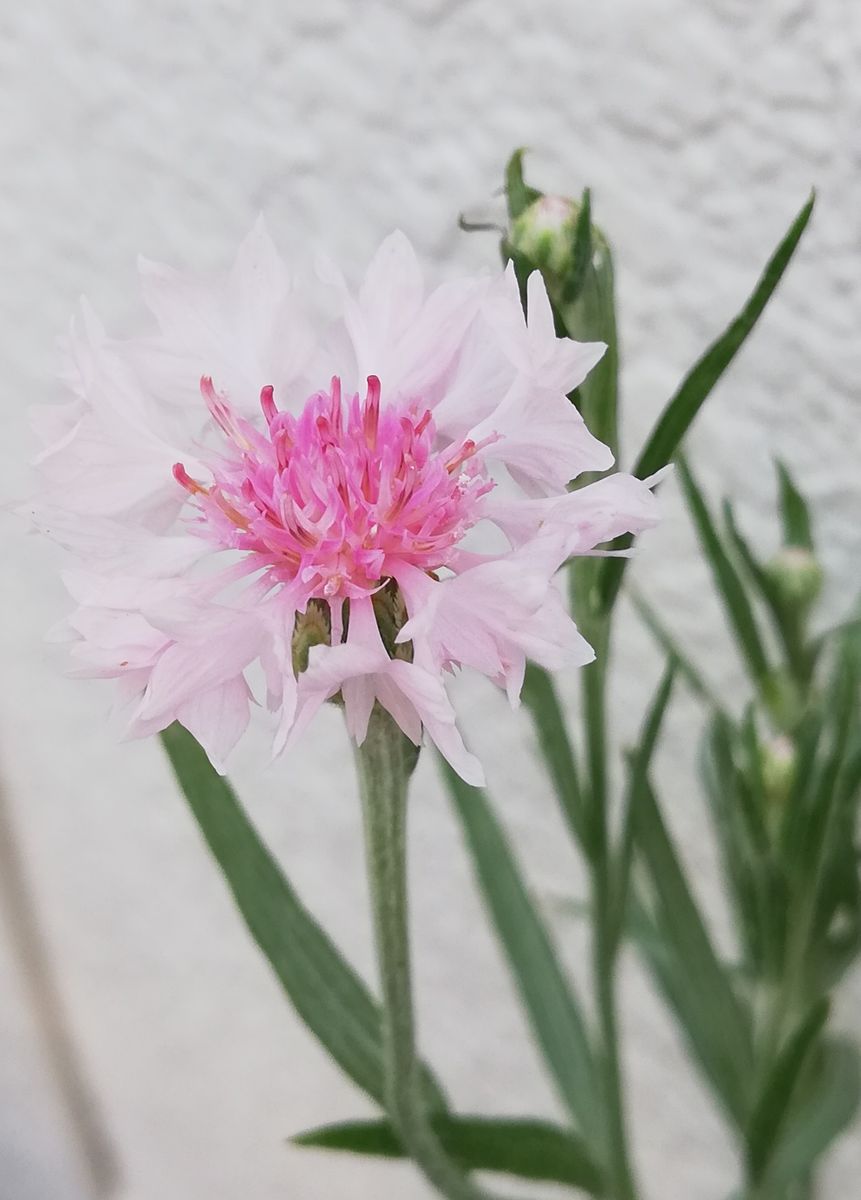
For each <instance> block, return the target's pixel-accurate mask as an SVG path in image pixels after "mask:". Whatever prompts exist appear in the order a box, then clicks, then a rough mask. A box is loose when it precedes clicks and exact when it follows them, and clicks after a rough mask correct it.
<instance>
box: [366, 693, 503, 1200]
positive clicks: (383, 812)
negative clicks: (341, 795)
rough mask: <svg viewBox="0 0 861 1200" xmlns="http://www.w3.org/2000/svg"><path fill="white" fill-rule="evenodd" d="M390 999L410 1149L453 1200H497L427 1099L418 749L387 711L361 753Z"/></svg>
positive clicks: (395, 1115) (392, 1092)
mask: <svg viewBox="0 0 861 1200" xmlns="http://www.w3.org/2000/svg"><path fill="white" fill-rule="evenodd" d="M356 761H357V766H358V774H359V788H360V791H361V796H362V806H363V811H364V822H365V848H366V855H367V866H368V880H369V883H370V890H371V904H372V907H373V912H374V926H375V933H376V945H377V958H378V961H379V970H380V979H381V984H382V992H383V1040H384V1046H385V1072H386V1079H385V1084H386V1103H387V1107H388V1113H389V1117H390V1119H391V1122H392V1125H393V1126H394V1128H395V1130H396V1132H397V1134H398V1136H399V1138H400V1140H401V1142H402V1144H403V1147H404V1149H405V1150H406V1151H407V1153H408V1154H409V1155H410V1157H411V1158H412V1159H413V1161H414V1162H415V1163H416V1165H417V1166H418V1167H419V1168H420V1169H421V1170H422V1172H423V1173H424V1175H425V1176H426V1177H427V1179H428V1180H429V1181H430V1182H431V1183H432V1184H433V1185H434V1186H435V1187H436V1188H437V1189H438V1191H439V1192H441V1193H442V1195H444V1196H448V1197H449V1198H450V1200H496V1198H494V1197H493V1196H492V1195H491V1194H490V1193H489V1192H486V1191H484V1190H483V1189H481V1188H479V1187H477V1186H476V1185H475V1184H474V1183H473V1182H472V1181H471V1180H470V1179H469V1178H468V1176H466V1175H465V1174H464V1173H463V1171H462V1170H461V1169H460V1167H459V1166H458V1165H457V1164H456V1163H454V1162H453V1161H452V1160H451V1159H450V1158H449V1157H448V1155H447V1154H446V1152H445V1150H444V1149H443V1147H442V1145H441V1144H440V1141H439V1139H438V1137H437V1136H436V1134H435V1132H434V1130H433V1127H432V1124H431V1120H430V1115H429V1113H428V1109H427V1105H426V1101H425V1097H424V1094H423V1091H422V1071H421V1063H420V1060H419V1057H418V1053H417V1050H416V1039H415V1017H414V1012H413V999H412V982H411V970H410V952H409V924H408V910H407V874H406V816H407V787H408V783H409V776H410V771H411V769H412V765H413V763H414V761H415V748H414V747H413V746H412V745H411V744H410V743H409V742H408V741H407V739H406V738H405V737H404V735H403V734H402V733H401V731H400V730H399V729H398V727H397V726H396V725H395V723H394V721H393V720H392V719H391V717H389V715H388V714H387V713H385V712H383V711H382V710H381V709H380V708H378V707H375V708H374V711H373V713H372V715H371V722H370V726H369V728H368V735H367V738H366V739H365V741H364V742H363V744H362V745H361V747H359V748H358V750H357V752H356Z"/></svg>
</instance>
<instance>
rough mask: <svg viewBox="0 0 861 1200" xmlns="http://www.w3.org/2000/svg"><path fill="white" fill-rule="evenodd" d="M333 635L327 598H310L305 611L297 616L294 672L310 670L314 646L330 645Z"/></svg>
mask: <svg viewBox="0 0 861 1200" xmlns="http://www.w3.org/2000/svg"><path fill="white" fill-rule="evenodd" d="M331 637H332V621H331V616H330V613H329V605H328V604H327V603H326V601H325V600H309V601H308V607H307V608H306V610H305V612H303V613H299V614H298V616H297V617H296V625H295V626H294V629H293V639H292V642H291V650H292V653H293V672H294V674H295V675H296V676H299V675H301V674H302V672H303V671H307V670H308V655H309V653H310V651H311V647H312V646H328V645H329V643H330V640H331Z"/></svg>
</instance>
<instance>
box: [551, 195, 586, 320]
mask: <svg viewBox="0 0 861 1200" xmlns="http://www.w3.org/2000/svg"><path fill="white" fill-rule="evenodd" d="M591 262H592V195H591V192H590V191H589V189H588V188H584V189H583V197H582V199H581V201H580V211H579V213H578V214H577V224H576V225H575V226H574V248H573V250H572V252H571V266H570V268H569V270H568V272H567V274H566V276H565V279H564V280H563V281H562V292H561V295H560V297H559V303H560V305H561V306H562V308H563V309H564V308H565V306H566V305H569V304H573V303H574V301H575V300H576V299H577V297H578V296H579V295H580V293H581V291H582V290H583V285H584V283H585V282H586V275H587V273H588V271H589V265H590V263H591Z"/></svg>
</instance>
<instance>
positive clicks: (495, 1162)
mask: <svg viewBox="0 0 861 1200" xmlns="http://www.w3.org/2000/svg"><path fill="white" fill-rule="evenodd" d="M433 1128H434V1133H436V1135H437V1137H438V1138H439V1140H440V1142H441V1143H442V1145H443V1147H444V1149H445V1151H446V1153H447V1154H449V1155H450V1156H451V1158H452V1159H454V1161H455V1162H457V1163H458V1165H459V1166H460V1167H462V1168H463V1170H465V1171H499V1172H502V1173H503V1174H507V1175H517V1176H519V1177H520V1178H521V1179H534V1180H540V1181H543V1182H548V1183H562V1184H568V1185H569V1186H570V1187H575V1188H580V1189H582V1190H583V1191H585V1192H589V1193H590V1194H591V1195H593V1196H600V1195H602V1194H603V1184H602V1179H601V1172H600V1170H599V1168H598V1166H597V1164H596V1163H595V1161H594V1159H593V1158H592V1155H591V1154H590V1152H589V1149H588V1147H587V1145H586V1143H585V1142H584V1141H583V1139H582V1138H581V1137H579V1136H578V1135H577V1134H576V1133H574V1132H573V1131H572V1130H567V1129H562V1128H560V1127H559V1126H558V1125H551V1124H550V1123H549V1122H547V1121H536V1120H531V1119H521V1118H491V1117H471V1116H463V1117H455V1116H450V1117H449V1116H439V1117H436V1118H434V1121H433ZM290 1140H291V1141H292V1142H293V1144H294V1145H297V1146H309V1147H317V1148H319V1149H324V1150H340V1151H346V1152H348V1153H352V1154H367V1155H372V1156H376V1157H381V1158H402V1157H404V1153H403V1150H402V1148H401V1145H400V1142H399V1140H398V1137H397V1134H396V1133H395V1131H394V1130H393V1129H392V1127H391V1125H390V1124H389V1123H388V1122H387V1121H351V1122H346V1123H344V1124H340V1125H324V1126H323V1127H322V1128H321V1129H312V1130H309V1132H307V1133H300V1134H298V1135H297V1136H296V1137H294V1138H291V1139H290Z"/></svg>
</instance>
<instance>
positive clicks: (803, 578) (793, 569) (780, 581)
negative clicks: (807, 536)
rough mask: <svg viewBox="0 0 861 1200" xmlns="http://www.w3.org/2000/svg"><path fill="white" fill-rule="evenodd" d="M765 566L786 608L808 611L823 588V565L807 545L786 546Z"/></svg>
mask: <svg viewBox="0 0 861 1200" xmlns="http://www.w3.org/2000/svg"><path fill="white" fill-rule="evenodd" d="M765 569H766V573H767V575H768V577H769V579H770V580H771V582H772V583H773V584H774V587H775V589H776V590H777V593H778V595H779V597H780V599H781V600H782V602H783V603H784V604H785V605H786V607H787V608H794V609H802V610H806V609H808V608H810V606H811V605H812V604H813V603H814V601H815V600H816V599H817V597H818V596H819V593H820V592H821V591H822V584H823V580H824V576H823V573H822V568H821V567H820V565H819V563H818V562H817V561H816V558H815V556H814V555H813V553H812V552H811V551H810V550H808V549H807V548H806V547H804V546H784V547H783V549H782V550H780V551H779V552H778V553H777V554H776V555H775V556H774V558H773V559H772V560H771V562H770V563H768V565H767V566H766V568H765Z"/></svg>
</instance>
